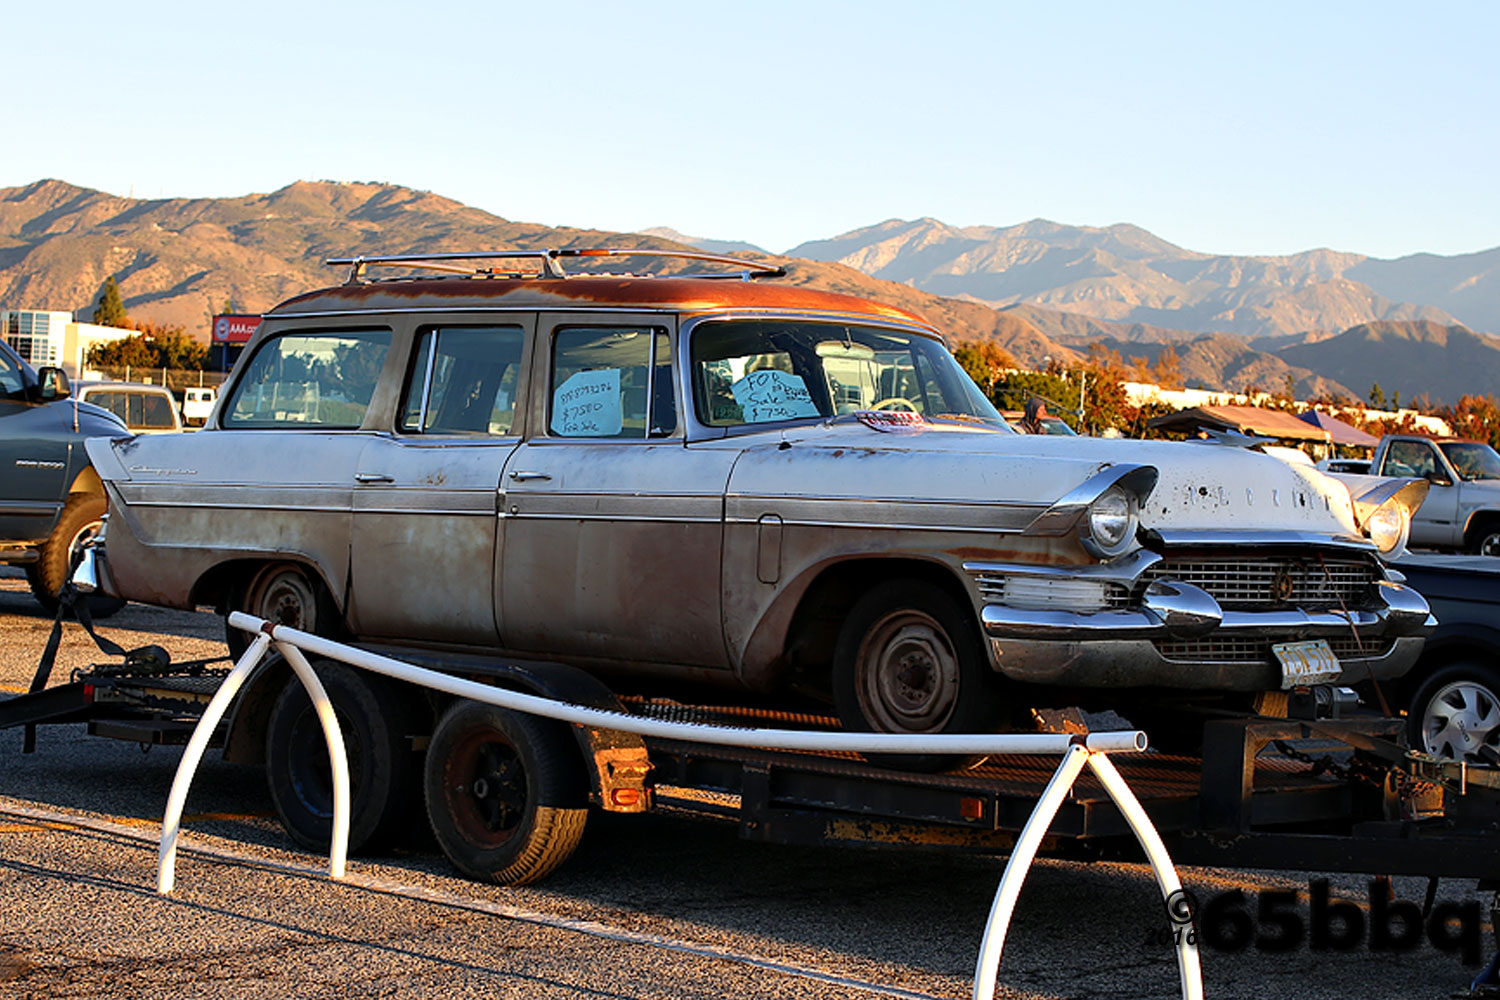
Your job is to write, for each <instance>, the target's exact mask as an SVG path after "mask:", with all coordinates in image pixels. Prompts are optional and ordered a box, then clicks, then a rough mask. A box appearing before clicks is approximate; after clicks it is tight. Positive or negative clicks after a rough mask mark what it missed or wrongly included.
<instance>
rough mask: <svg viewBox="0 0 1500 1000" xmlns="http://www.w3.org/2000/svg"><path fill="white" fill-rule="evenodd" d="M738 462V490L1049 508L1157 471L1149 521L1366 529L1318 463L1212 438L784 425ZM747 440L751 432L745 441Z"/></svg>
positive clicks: (1171, 525) (1146, 506)
mask: <svg viewBox="0 0 1500 1000" xmlns="http://www.w3.org/2000/svg"><path fill="white" fill-rule="evenodd" d="M774 436H775V440H774V441H767V442H766V443H765V444H758V445H755V446H753V447H752V448H751V449H750V450H749V451H748V452H747V453H746V455H745V456H744V458H742V459H741V461H740V463H739V464H738V465H737V466H736V468H735V473H734V477H733V483H732V488H733V491H734V492H736V493H741V494H750V493H755V494H762V495H770V496H775V495H783V494H784V495H792V496H825V497H829V498H837V499H851V500H878V499H903V500H905V499H913V500H926V501H932V502H945V501H946V502H955V503H986V502H988V503H1001V504H1006V505H1011V506H1024V507H1032V506H1034V507H1036V508H1038V509H1039V510H1045V509H1046V508H1048V507H1050V506H1051V505H1052V504H1053V503H1055V502H1056V501H1057V500H1058V499H1060V498H1062V497H1064V496H1066V495H1067V494H1068V493H1070V492H1071V491H1072V490H1074V489H1075V488H1077V487H1078V486H1079V485H1080V484H1082V483H1083V482H1085V481H1086V480H1088V479H1090V478H1091V477H1092V476H1094V475H1095V474H1097V473H1099V472H1101V471H1103V470H1104V469H1106V468H1110V467H1113V466H1120V465H1143V466H1150V467H1152V468H1154V469H1155V470H1156V472H1157V481H1156V486H1155V487H1154V488H1153V489H1152V491H1151V492H1150V494H1149V495H1148V496H1147V498H1146V502H1145V503H1143V504H1142V506H1141V511H1140V517H1141V524H1142V525H1143V526H1144V527H1146V528H1161V529H1219V530H1224V529H1228V530H1247V531H1248V530H1277V531H1316V532H1324V533H1331V534H1344V535H1347V534H1354V535H1357V534H1359V527H1358V524H1357V523H1356V518H1355V513H1354V505H1353V502H1352V501H1351V499H1350V494H1349V489H1348V488H1347V487H1346V486H1345V485H1344V484H1343V483H1340V482H1337V481H1335V480H1333V479H1331V478H1329V477H1328V476H1326V475H1324V474H1323V473H1321V472H1319V471H1318V470H1317V469H1315V468H1313V467H1312V466H1310V465H1306V466H1303V465H1295V466H1294V465H1290V464H1288V463H1287V462H1284V461H1282V460H1280V459H1277V458H1274V457H1272V456H1269V455H1264V454H1261V453H1259V452H1256V451H1250V450H1246V449H1243V448H1234V447H1226V446H1224V445H1219V444H1210V443H1206V442H1175V441H1135V440H1129V439H1108V438H1092V437H1054V436H1043V435H1038V436H1030V435H1019V434H1010V433H1006V432H1003V431H1000V432H996V431H989V430H983V429H980V428H977V427H976V428H968V427H963V426H961V425H948V424H939V423H932V424H927V425H925V426H923V427H920V428H915V429H904V430H901V431H899V432H893V431H879V430H875V429H872V428H870V427H867V426H864V425H863V424H860V423H858V422H854V421H831V422H829V423H826V424H821V425H814V426H810V427H797V428H791V429H787V430H785V431H783V432H780V433H776V434H775V435H774ZM741 440H742V441H743V439H741Z"/></svg>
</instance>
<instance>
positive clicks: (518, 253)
mask: <svg viewBox="0 0 1500 1000" xmlns="http://www.w3.org/2000/svg"><path fill="white" fill-rule="evenodd" d="M563 257H673V258H678V259H681V260H700V261H705V262H707V263H710V264H728V265H731V266H734V267H742V268H745V270H743V271H740V272H739V273H735V274H716V273H715V274H691V275H672V276H671V277H693V278H739V279H741V280H743V281H749V280H751V279H752V278H781V277H785V275H786V269H785V268H783V267H779V266H777V265H775V264H767V263H764V262H762V261H755V260H747V259H745V258H744V257H730V256H728V255H727V254H718V253H702V252H699V251H696V250H637V249H632V248H629V247H600V248H594V249H568V250H491V251H486V252H482V253H418V254H389V255H382V256H377V257H364V256H360V257H330V258H329V259H328V260H325V261H324V262H323V263H325V264H328V265H330V266H333V267H347V268H349V277H348V278H347V279H345V284H349V285H354V284H358V283H359V282H360V281H361V280H362V279H363V277H364V271H365V268H367V267H410V268H418V269H421V270H425V271H441V272H443V273H445V274H460V275H464V276H465V277H471V278H503V277H523V276H529V275H526V274H523V272H519V271H501V270H496V269H495V268H492V267H478V266H473V265H470V266H464V265H463V264H461V263H459V262H461V261H482V260H535V261H538V262H539V263H540V265H541V276H542V277H544V278H566V277H568V274H567V273H566V272H565V271H564V270H563V268H562V265H561V264H560V263H559V261H560V260H561V258H563ZM615 277H624V276H623V275H615ZM629 277H649V276H648V275H629Z"/></svg>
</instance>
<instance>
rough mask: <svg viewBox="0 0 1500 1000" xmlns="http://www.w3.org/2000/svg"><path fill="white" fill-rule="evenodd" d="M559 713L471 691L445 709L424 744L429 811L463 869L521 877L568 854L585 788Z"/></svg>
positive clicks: (502, 879)
mask: <svg viewBox="0 0 1500 1000" xmlns="http://www.w3.org/2000/svg"><path fill="white" fill-rule="evenodd" d="M577 756H578V750H577V747H576V745H575V744H573V742H572V739H571V737H570V735H569V733H568V731H567V728H566V727H565V726H563V725H562V724H561V723H557V722H553V721H551V720H547V719H538V718H536V717H535V716H530V715H525V714H522V713H519V712H511V711H508V710H506V709H503V708H497V707H495V706H493V705H486V704H484V703H482V702H477V701H458V702H454V704H453V705H452V706H451V707H450V708H449V709H448V711H447V712H445V713H444V714H443V717H442V719H441V720H439V722H438V724H437V729H436V730H435V731H434V732H433V734H432V742H431V743H430V744H429V745H428V747H427V767H426V780H425V781H424V783H423V790H424V794H425V797H426V799H427V817H428V819H430V820H431V821H432V832H433V834H434V835H435V836H436V837H437V841H438V843H439V844H440V845H441V846H442V848H443V853H445V854H446V855H448V859H449V860H450V861H452V862H453V864H454V865H455V866H456V867H457V868H458V869H459V870H460V871H462V872H463V873H464V874H466V875H469V876H470V877H472V878H476V879H483V880H485V881H490V882H499V883H500V884H501V885H523V884H525V883H527V882H534V881H536V880H537V879H539V878H542V877H543V876H544V875H547V874H549V873H550V872H552V871H553V870H554V869H556V868H557V866H558V865H560V864H562V863H563V862H564V861H566V860H567V859H568V857H569V855H571V854H572V853H573V850H574V848H576V847H577V846H578V841H579V840H580V838H582V836H583V827H584V821H585V820H586V819H587V818H588V789H587V785H586V779H585V778H584V775H583V770H582V768H581V767H580V765H579V763H578V759H577Z"/></svg>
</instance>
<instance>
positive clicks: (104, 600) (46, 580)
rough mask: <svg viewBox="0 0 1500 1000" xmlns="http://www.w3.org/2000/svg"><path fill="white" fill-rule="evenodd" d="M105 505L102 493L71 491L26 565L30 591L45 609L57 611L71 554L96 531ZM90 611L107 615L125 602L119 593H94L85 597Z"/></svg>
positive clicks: (96, 615)
mask: <svg viewBox="0 0 1500 1000" xmlns="http://www.w3.org/2000/svg"><path fill="white" fill-rule="evenodd" d="M106 509H107V506H106V503H105V500H104V497H102V496H96V495H93V494H89V493H73V494H70V495H69V496H68V499H67V502H66V503H64V504H63V509H62V514H61V515H60V516H59V517H58V519H57V526H56V527H55V528H53V529H52V534H51V535H50V536H49V537H48V538H47V541H46V542H45V543H43V545H42V547H41V552H40V554H39V557H38V559H37V561H36V562H34V563H32V564H31V565H29V566H27V567H26V583H27V584H28V585H29V586H30V587H31V594H32V596H33V597H35V598H36V599H37V601H38V602H40V604H41V605H42V607H44V608H46V609H47V611H48V612H50V613H53V614H55V613H56V612H57V605H58V596H59V595H60V594H61V593H62V589H63V587H64V586H65V585H66V584H67V582H68V574H69V573H71V572H72V570H73V556H74V555H75V554H76V553H77V552H78V549H79V547H80V546H82V545H83V543H84V542H86V541H88V540H89V539H90V538H92V537H93V536H95V535H97V534H98V533H99V528H100V526H101V525H103V524H104V514H105V511H106ZM85 599H86V600H87V601H88V608H89V614H91V615H93V616H94V617H95V618H107V617H109V616H110V615H112V614H114V613H115V612H116V611H119V610H120V609H121V608H123V607H124V606H125V602H124V601H123V600H121V599H120V598H118V597H110V596H108V595H106V594H100V593H93V594H89V595H87V597H86V598H85Z"/></svg>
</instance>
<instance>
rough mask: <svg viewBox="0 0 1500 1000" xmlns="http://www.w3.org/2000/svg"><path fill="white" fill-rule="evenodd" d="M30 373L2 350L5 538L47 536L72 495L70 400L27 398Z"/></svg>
mask: <svg viewBox="0 0 1500 1000" xmlns="http://www.w3.org/2000/svg"><path fill="white" fill-rule="evenodd" d="M27 389H28V385H27V377H26V370H25V368H24V367H23V366H22V363H21V361H20V359H18V358H16V357H15V356H14V355H12V354H11V353H10V351H9V350H6V349H0V540H5V541H9V540H17V541H29V540H35V539H39V538H45V537H46V536H47V532H48V531H50V530H51V528H52V522H53V521H54V520H55V519H56V518H57V511H58V508H59V507H61V506H62V499H63V494H64V493H65V492H66V489H65V487H66V483H67V480H68V477H69V476H70V475H71V474H72V472H73V471H75V470H73V469H70V467H69V466H70V462H71V459H72V446H73V438H74V437H75V436H76V435H73V434H72V433H71V430H72V424H71V421H70V419H69V418H70V417H71V416H72V411H73V408H72V406H71V405H69V404H67V403H66V402H63V403H55V404H52V405H50V406H38V405H36V404H34V403H32V402H31V401H30V400H28V399H27V395H26V394H27Z"/></svg>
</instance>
